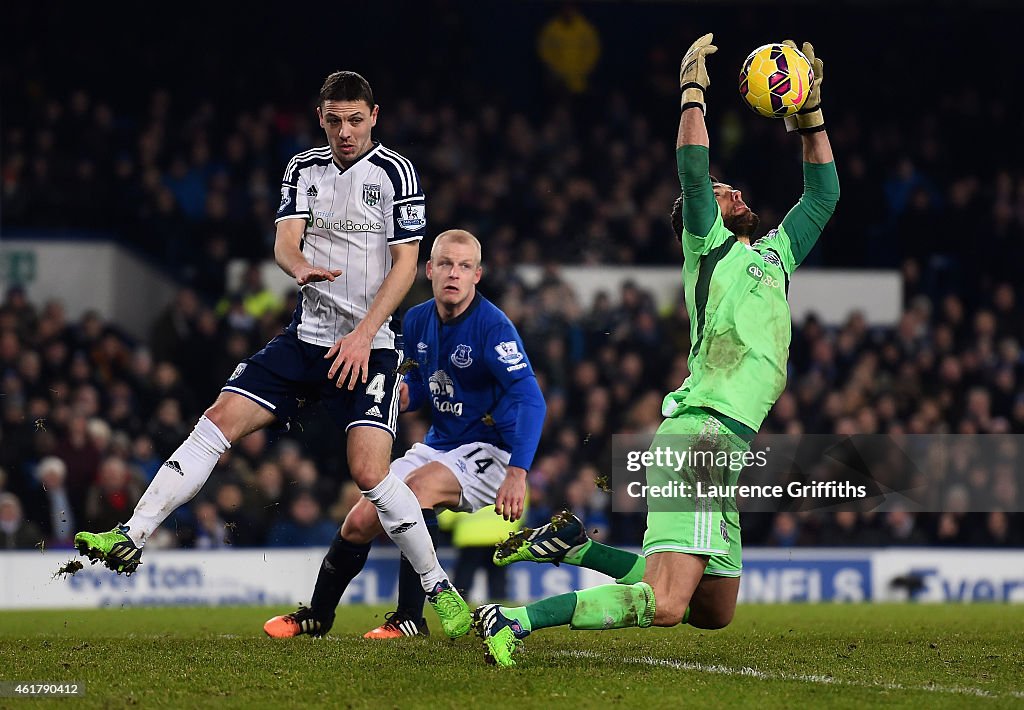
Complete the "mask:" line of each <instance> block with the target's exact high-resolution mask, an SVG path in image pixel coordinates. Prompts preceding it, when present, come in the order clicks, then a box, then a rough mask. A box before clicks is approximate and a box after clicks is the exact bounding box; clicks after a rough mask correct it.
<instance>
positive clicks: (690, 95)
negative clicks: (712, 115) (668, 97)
mask: <svg viewBox="0 0 1024 710" xmlns="http://www.w3.org/2000/svg"><path fill="white" fill-rule="evenodd" d="M714 38H715V36H714V35H713V34H711V33H710V32H709V33H708V34H706V35H704V36H703V37H701V38H700V39H698V40H697V41H696V42H694V43H693V44H691V45H690V48H689V49H688V50H686V54H684V55H683V61H682V62H681V63H680V65H679V89H680V91H682V92H683V98H682V101H681V102H680V108H681V109H682V110H684V111H685V110H686V109H688V108H692V107H694V106H696V107H698V108H699V109H700V111H701V113H705V112H706V109H707V104H705V103H704V92H705V91H707V88H708V86H710V85H711V79H709V78H708V70H707V67H705V66H704V58H705V57H707V56H708V55H711V54H714V53H715V52H717V51H718V47H716V46H715V45H713V44H711V41H712V40H713V39H714Z"/></svg>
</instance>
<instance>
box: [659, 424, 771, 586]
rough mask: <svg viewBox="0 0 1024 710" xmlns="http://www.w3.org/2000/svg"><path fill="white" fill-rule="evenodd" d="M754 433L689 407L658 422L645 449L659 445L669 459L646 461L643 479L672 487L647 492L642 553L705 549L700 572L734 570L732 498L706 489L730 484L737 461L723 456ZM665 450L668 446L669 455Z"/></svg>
mask: <svg viewBox="0 0 1024 710" xmlns="http://www.w3.org/2000/svg"><path fill="white" fill-rule="evenodd" d="M754 433H755V432H754V431H753V430H751V429H750V428H748V427H746V426H744V425H743V424H741V423H739V422H737V421H735V420H732V419H729V418H728V417H725V416H723V415H720V414H715V413H712V412H710V410H705V409H698V408H694V407H688V408H686V409H684V410H682V411H681V412H679V413H678V414H677V415H676V416H674V417H672V418H670V419H666V420H665V421H664V422H662V423H661V426H660V427H658V432H657V433H656V434H655V436H654V441H653V442H652V444H651V451H652V452H657V451H658V450H659V449H660V450H661V452H662V454H663V456H662V459H670V460H669V461H668V462H665V461H660V462H658V463H663V464H664V465H658V464H657V463H656V465H654V466H648V467H647V485H648V486H649V487H652V488H653V487H659V489H660V490H665V491H678V493H677V494H676V495H674V496H668V497H652V496H651V494H650V493H648V499H647V501H648V513H647V532H646V533H644V547H643V553H644V557H647V556H649V555H652V554H654V553H655V552H682V553H685V554H691V555H706V556H707V557H708V566H707V568H706V570H705V574H714V575H718V576H722V577H738V576H739V575H740V573H741V572H742V571H743V545H742V542H741V539H740V514H739V510H738V509H737V507H736V499H735V497H734V496H714V495H708V494H709V493H712V492H713V491H712V490H711V487H712V486H715V487H716V488H721V487H722V486H723V485H725V486H729V485H735V484H736V482H737V480H739V476H740V469H741V467H740V466H738V465H736V464H734V465H729V463H727V462H728V461H733V462H736V461H737V460H738V459H741V458H742V457H743V455H744V454H745V453H746V452H748V451H749V450H750V441H752V440H753V437H754ZM666 451H671V452H673V454H672V455H671V457H669V456H666V455H665V452H666ZM656 461H657V459H656ZM681 462H682V463H681Z"/></svg>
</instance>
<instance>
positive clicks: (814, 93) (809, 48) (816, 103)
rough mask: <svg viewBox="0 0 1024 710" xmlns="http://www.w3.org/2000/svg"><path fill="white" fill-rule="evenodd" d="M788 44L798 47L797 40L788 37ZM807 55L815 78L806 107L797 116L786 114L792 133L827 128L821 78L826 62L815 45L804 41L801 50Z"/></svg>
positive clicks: (787, 124)
mask: <svg viewBox="0 0 1024 710" xmlns="http://www.w3.org/2000/svg"><path fill="white" fill-rule="evenodd" d="M783 44H785V45H786V46H789V47H792V48H793V49H796V48H797V47H796V42H794V41H793V40H791V39H787V40H786V41H785V42H783ZM799 51H801V52H803V55H804V56H805V57H807V61H808V62H809V63H810V65H811V69H812V70H813V71H814V79H812V80H811V90H810V93H808V95H807V101H806V102H805V103H804V107H803V108H802V109H800V110H799V111H797V112H796V115H795V116H786V130H787V131H788V132H790V133H792V132H793V131H800V132H801V133H814V132H816V131H823V130H825V119H824V117H823V116H822V115H821V80H822V79H823V78H824V76H825V64H824V62H822V61H821V59H820V58H818V57H815V56H814V45H812V44H811V43H810V42H804V46H803V49H801V50H799Z"/></svg>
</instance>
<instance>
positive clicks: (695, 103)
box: [676, 33, 718, 252]
mask: <svg viewBox="0 0 1024 710" xmlns="http://www.w3.org/2000/svg"><path fill="white" fill-rule="evenodd" d="M713 39H714V35H712V34H711V33H708V34H706V35H704V36H703V37H701V38H700V39H698V40H697V41H696V42H694V43H693V44H692V45H691V46H690V48H689V49H688V50H687V51H686V54H685V55H683V61H682V63H681V64H680V66H679V89H680V91H681V93H682V100H681V102H680V106H681V109H682V113H681V114H680V116H679V132H678V133H677V135H676V166H677V168H678V170H679V185H680V187H682V189H683V224H684V225H685V226H686V231H687V232H688V233H689V234H691V235H695V236H697V237H705V236H707V234H708V232H710V231H711V228H712V227H713V226H714V223H715V214H716V206H717V203H716V202H715V193H714V191H713V190H712V188H711V178H710V159H709V157H708V148H709V145H710V143H709V140H708V128H707V125H706V124H705V123H704V112H705V111H706V109H707V104H706V103H705V100H704V94H705V92H706V91H707V88H708V86H710V85H711V79H710V78H708V71H707V66H706V62H705V59H706V57H708V56H710V55H712V54H714V53H715V52H717V51H718V48H717V47H716V46H715V45H713V44H711V42H712V40H713ZM684 246H689V247H690V248H692V249H693V250H694V251H697V252H699V251H701V249H700V245H697V244H693V245H684Z"/></svg>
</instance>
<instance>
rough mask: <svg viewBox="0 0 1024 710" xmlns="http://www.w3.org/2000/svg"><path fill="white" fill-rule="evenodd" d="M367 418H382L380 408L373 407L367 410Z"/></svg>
mask: <svg viewBox="0 0 1024 710" xmlns="http://www.w3.org/2000/svg"><path fill="white" fill-rule="evenodd" d="M366 416H368V417H377V418H380V417H381V416H382V415H381V413H380V407H378V406H377V405H373V406H372V407H370V408H369V409H367V410H366Z"/></svg>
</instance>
